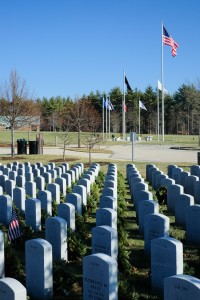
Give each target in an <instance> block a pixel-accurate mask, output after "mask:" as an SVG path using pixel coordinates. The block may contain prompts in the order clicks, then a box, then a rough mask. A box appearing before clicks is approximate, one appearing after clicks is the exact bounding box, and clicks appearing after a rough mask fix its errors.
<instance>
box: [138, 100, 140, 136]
mask: <svg viewBox="0 0 200 300" xmlns="http://www.w3.org/2000/svg"><path fill="white" fill-rule="evenodd" d="M138 106H139V137H140V98H139V102H138Z"/></svg>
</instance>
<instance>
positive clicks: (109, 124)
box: [108, 96, 111, 140]
mask: <svg viewBox="0 0 200 300" xmlns="http://www.w3.org/2000/svg"><path fill="white" fill-rule="evenodd" d="M110 109H111V107H110V96H109V97H108V139H109V140H110Z"/></svg>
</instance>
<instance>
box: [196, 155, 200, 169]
mask: <svg viewBox="0 0 200 300" xmlns="http://www.w3.org/2000/svg"><path fill="white" fill-rule="evenodd" d="M197 164H198V165H199V166H200V152H197Z"/></svg>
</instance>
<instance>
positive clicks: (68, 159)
mask: <svg viewBox="0 0 200 300" xmlns="http://www.w3.org/2000/svg"><path fill="white" fill-rule="evenodd" d="M76 160H77V159H76V158H66V159H64V160H63V158H57V159H51V160H50V161H49V162H55V163H56V162H70V161H76Z"/></svg>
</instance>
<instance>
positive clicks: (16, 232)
mask: <svg viewBox="0 0 200 300" xmlns="http://www.w3.org/2000/svg"><path fill="white" fill-rule="evenodd" d="M20 236H21V232H20V228H19V220H18V216H17V212H16V210H15V209H13V211H12V217H11V220H10V223H9V228H8V240H9V241H10V242H11V241H13V240H15V239H17V238H18V237H20Z"/></svg>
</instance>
